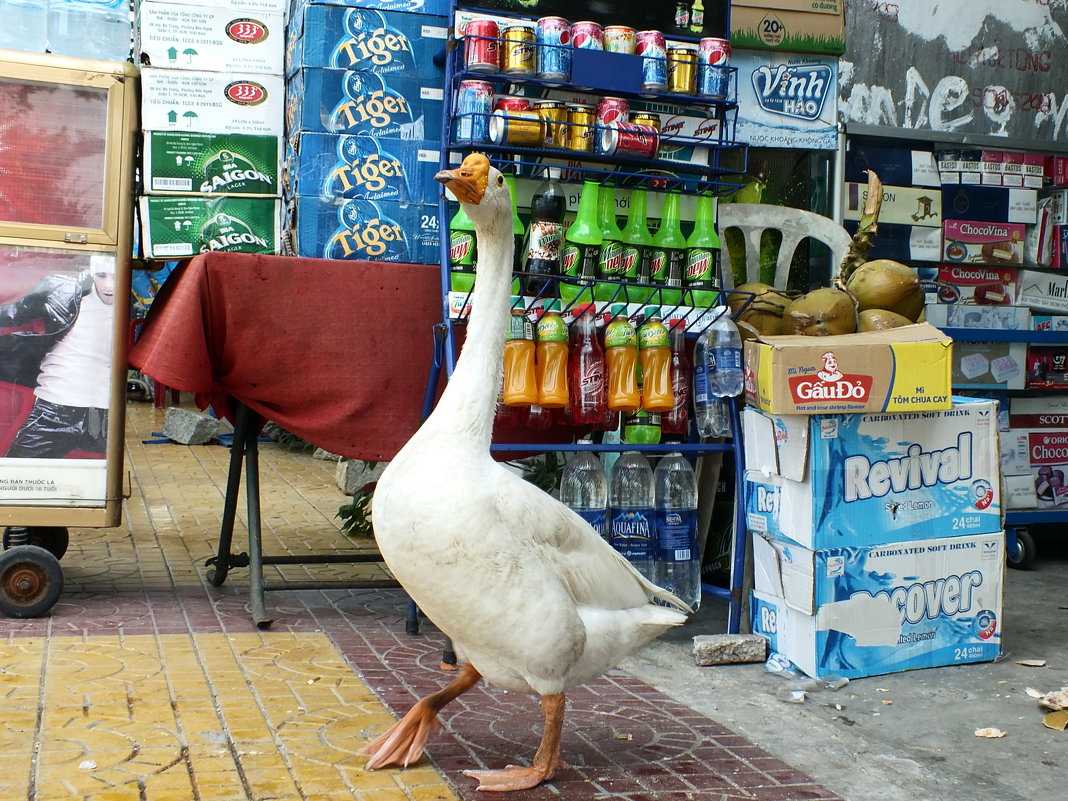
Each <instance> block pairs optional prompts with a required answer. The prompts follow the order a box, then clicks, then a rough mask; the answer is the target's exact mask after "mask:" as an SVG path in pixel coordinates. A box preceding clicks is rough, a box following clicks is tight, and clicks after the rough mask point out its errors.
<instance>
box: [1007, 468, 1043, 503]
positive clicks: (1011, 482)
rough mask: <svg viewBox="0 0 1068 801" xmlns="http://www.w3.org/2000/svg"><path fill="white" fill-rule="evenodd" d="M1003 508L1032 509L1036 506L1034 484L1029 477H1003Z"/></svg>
mask: <svg viewBox="0 0 1068 801" xmlns="http://www.w3.org/2000/svg"><path fill="white" fill-rule="evenodd" d="M1004 478H1005V508H1006V509H1034V508H1036V507H1037V506H1038V495H1037V494H1036V493H1035V482H1034V479H1032V478H1031V476H1005V477H1004Z"/></svg>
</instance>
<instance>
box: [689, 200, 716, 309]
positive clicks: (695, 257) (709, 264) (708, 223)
mask: <svg viewBox="0 0 1068 801" xmlns="http://www.w3.org/2000/svg"><path fill="white" fill-rule="evenodd" d="M715 204H716V201H715V200H714V199H713V197H712V195H709V194H703V195H701V196H700V197H698V198H697V214H696V215H695V217H694V223H693V232H692V233H691V234H690V238H689V239H687V240H686V270H685V274H684V276H683V281H684V282H685V285H686V289H688V290H690V292H689V295H688V298H687V300H688V301H689V303H690V305H692V306H695V307H697V308H705V307H708V306H712V305H714V304H716V303H717V302H718V301H717V296H718V295H719V293H718V292H713V291H711V290H712V289H714V288H715V287H716V285H717V284H718V282H719V253H720V248H721V246H722V245H721V243H720V241H719V234H717V233H716V205H715Z"/></svg>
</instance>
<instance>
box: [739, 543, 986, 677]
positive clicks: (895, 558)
mask: <svg viewBox="0 0 1068 801" xmlns="http://www.w3.org/2000/svg"><path fill="white" fill-rule="evenodd" d="M1004 542H1005V533H1004V532H1003V531H997V532H995V533H992V534H978V535H972V536H965V537H952V538H948V539H944V538H943V539H936V538H930V539H922V540H917V541H912V542H902V543H894V544H889V545H877V546H860V547H840V548H832V549H828V550H818V551H812V550H809V549H806V548H800V547H797V546H793V545H788V544H785V543H781V542H775V541H772V540H769V539H766V538H764V537H754V538H753V561H754V591H753V594H752V604H751V606H750V613H751V620H752V628H753V633H755V634H763V635H764V636H766V637H767V638H768V639H769V640H770V645H771V648H772V649H773V650H775V651H778V652H779V653H781V654H783V655H784V656H786V657H787V658H788V659H789V660H790V661H791V662H793V663H794V664H795V665H797V666H798V667H799V668H800V669H801V670H803V671H804V672H805V673H807V674H808V675H810V676H813V677H817V676H826V675H830V674H837V675H840V676H845V677H846V678H851V679H853V678H860V677H862V676H875V675H879V674H883V673H894V672H897V671H902V670H911V669H914V668H929V667H940V666H943V665H959V664H966V663H969V662H989V661H990V660H992V659H995V658H997V656H998V654H999V653H1000V652H1001V629H1002V625H1003V623H1004V621H1003V619H1002V595H1003V587H1004V569H1005V568H1004V563H1005V547H1004Z"/></svg>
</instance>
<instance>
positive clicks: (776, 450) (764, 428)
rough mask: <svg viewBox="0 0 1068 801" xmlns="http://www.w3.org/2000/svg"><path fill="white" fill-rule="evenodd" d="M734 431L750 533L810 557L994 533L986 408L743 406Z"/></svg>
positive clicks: (991, 423) (994, 462) (991, 420)
mask: <svg viewBox="0 0 1068 801" xmlns="http://www.w3.org/2000/svg"><path fill="white" fill-rule="evenodd" d="M742 427H743V437H744V441H745V443H746V447H745V456H746V473H745V477H744V481H745V500H744V502H745V511H746V525H747V527H748V528H749V530H750V531H753V532H756V533H761V534H767V535H769V536H772V537H776V538H779V539H787V540H791V541H793V542H796V543H798V544H800V545H803V546H805V547H807V548H814V549H819V548H831V547H839V546H868V545H881V544H884V543H888V542H898V541H901V540H907V539H924V538H928V537H951V536H963V535H966V534H988V533H991V532H994V531H1000V530H1001V528H1002V526H1001V497H1000V495H1001V494H1000V478H999V476H1000V471H999V462H1000V456H999V451H998V439H997V436H998V434H997V404H996V402H995V401H989V400H983V399H973V398H957V397H955V398H954V399H953V408H952V409H947V410H945V411H938V412H903V413H897V414H888V413H885V412H877V413H855V414H822V415H778V416H776V415H770V414H764V413H762V412H760V411H758V410H756V409H752V408H747V409H746V410H745V411H744V412H743V414H742Z"/></svg>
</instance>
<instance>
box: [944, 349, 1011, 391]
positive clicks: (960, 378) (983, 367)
mask: <svg viewBox="0 0 1068 801" xmlns="http://www.w3.org/2000/svg"><path fill="white" fill-rule="evenodd" d="M1026 366H1027V343H1026V342H964V341H960V340H958V341H957V342H954V343H953V386H954V387H955V388H958V389H969V390H971V389H1023V388H1024V384H1025V382H1026V379H1027V376H1026Z"/></svg>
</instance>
